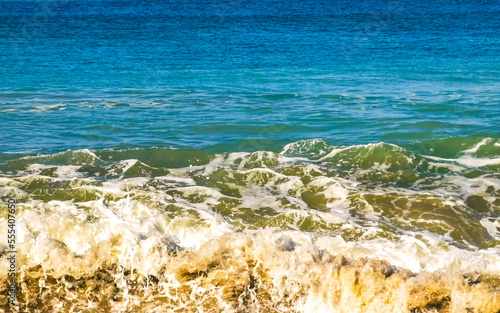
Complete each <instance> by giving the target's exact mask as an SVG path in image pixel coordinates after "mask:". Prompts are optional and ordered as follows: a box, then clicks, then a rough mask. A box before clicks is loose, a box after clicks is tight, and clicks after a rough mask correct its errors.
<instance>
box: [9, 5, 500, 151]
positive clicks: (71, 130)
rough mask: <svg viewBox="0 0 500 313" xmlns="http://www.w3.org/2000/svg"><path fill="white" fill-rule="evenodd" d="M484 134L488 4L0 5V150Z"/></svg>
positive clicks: (494, 129) (491, 91)
mask: <svg viewBox="0 0 500 313" xmlns="http://www.w3.org/2000/svg"><path fill="white" fill-rule="evenodd" d="M499 126H500V2H499V1H473V2H466V1H416V2H415V1H379V0H369V1H368V0H361V1H357V2H352V1H319V0H318V1H311V0H308V1H298V0H292V1H284V0H280V1H262V0H260V1H242V0H235V1H226V0H220V1H219V0H213V1H210V0H204V1H184V0H174V1H172V0H168V1H118V0H116V1H115V0H108V1H92V0H90V1H81V0H75V1H73V0H63V1H35V2H33V1H4V0H0V134H1V139H0V152H26V151H31V152H54V151H62V150H66V149H77V148H98V147H113V146H126V147H134V146H166V147H170V146H172V147H189V148H203V149H207V150H212V151H235V150H263V149H267V150H273V149H278V147H281V146H283V144H286V143H289V142H291V141H296V140H301V139H307V138H322V139H324V140H326V141H327V142H329V143H330V144H334V145H352V144H359V143H368V142H378V141H385V142H393V143H397V144H400V143H405V142H409V141H423V140H429V139H436V138H447V137H468V136H479V137H494V138H498V137H500V127H499Z"/></svg>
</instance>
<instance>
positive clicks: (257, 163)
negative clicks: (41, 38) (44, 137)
mask: <svg viewBox="0 0 500 313" xmlns="http://www.w3.org/2000/svg"><path fill="white" fill-rule="evenodd" d="M465 142H466V143H467V144H464V145H462V147H461V150H460V151H457V152H456V155H454V156H453V157H449V156H447V157H443V156H441V155H439V154H436V155H431V156H429V155H428V154H429V151H422V152H421V153H419V152H418V151H415V150H407V149H404V148H402V147H399V146H396V145H391V144H385V143H378V144H368V145H358V146H352V147H335V146H330V145H328V144H327V143H325V142H324V141H322V140H307V141H301V142H296V143H292V144H290V145H287V146H285V147H284V148H283V151H282V152H281V153H273V152H268V151H258V152H254V153H246V152H236V153H223V154H210V153H206V152H204V151H201V150H171V149H163V148H146V149H136V150H116V149H104V150H92V151H91V150H86V149H85V150H76V151H71V150H69V151H66V152H61V153H57V154H45V155H38V156H35V155H32V156H23V157H20V158H8V159H6V160H5V161H3V163H2V164H0V171H1V177H0V194H1V195H3V196H4V198H5V199H15V201H16V203H17V211H16V235H17V246H16V248H17V261H16V262H17V268H16V271H17V277H18V279H17V284H18V287H19V290H18V292H17V303H16V305H15V306H12V305H7V297H8V291H9V280H8V277H7V273H8V269H9V267H10V264H9V260H8V258H7V257H6V255H7V251H8V242H7V237H6V236H2V237H1V238H0V251H1V253H0V255H1V257H0V268H1V269H2V270H1V271H0V277H1V282H2V283H1V284H0V301H1V303H2V305H0V309H2V310H4V311H12V310H14V311H18V312H71V311H73V312H492V313H497V312H499V311H500V249H499V246H498V245H499V243H500V201H499V199H500V174H499V173H500V170H499V167H498V164H496V163H495V162H494V161H487V162H484V160H485V159H487V160H496V159H498V156H499V155H500V153H499V151H498V149H499V145H498V142H497V140H496V139H491V138H478V139H477V140H469V139H467V140H466V141H465ZM438 144H446V142H441V143H438ZM433 145H434V146H436V144H433ZM464 158H467V159H468V160H470V159H472V158H477V159H478V160H482V161H481V162H476V163H474V162H473V163H472V164H469V161H468V162H462V163H460V162H456V161H455V160H460V159H464ZM457 163H458V164H460V165H457ZM8 220H9V218H8V206H7V204H6V202H3V203H2V204H1V211H0V232H1V233H4V234H7V231H8V229H9V225H8Z"/></svg>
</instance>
